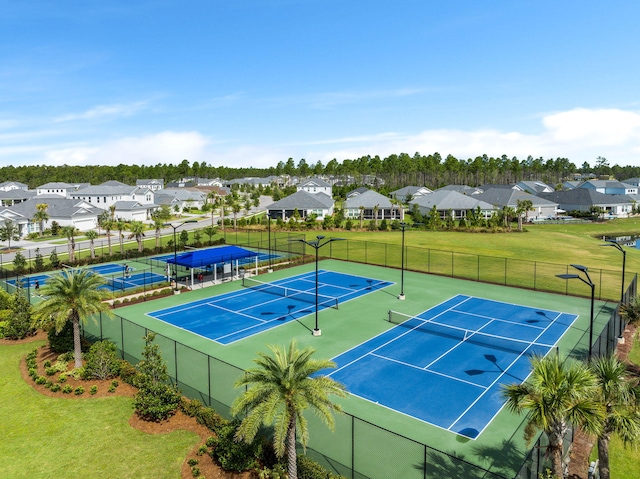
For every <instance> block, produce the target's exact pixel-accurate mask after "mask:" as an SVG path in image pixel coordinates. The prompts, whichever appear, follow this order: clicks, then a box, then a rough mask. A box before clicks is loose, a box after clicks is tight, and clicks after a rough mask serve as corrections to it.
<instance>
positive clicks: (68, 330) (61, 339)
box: [48, 321, 73, 353]
mask: <svg viewBox="0 0 640 479" xmlns="http://www.w3.org/2000/svg"><path fill="white" fill-rule="evenodd" d="M48 338H49V347H50V348H51V350H52V351H54V352H56V353H66V352H67V351H73V324H72V323H71V321H69V322H67V323H66V324H65V325H64V327H63V328H62V330H60V332H59V333H58V332H56V330H55V328H54V327H51V328H50V329H49V331H48Z"/></svg>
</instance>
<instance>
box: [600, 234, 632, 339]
mask: <svg viewBox="0 0 640 479" xmlns="http://www.w3.org/2000/svg"><path fill="white" fill-rule="evenodd" d="M600 246H613V247H614V248H616V249H617V250H618V251H620V252H621V253H622V287H621V288H620V289H621V291H620V307H622V303H623V302H624V274H625V267H626V264H627V252H626V251H625V250H624V248H623V247H622V245H621V244H620V243H618V242H617V241H615V240H607V242H606V243H605V244H603V245H600ZM623 330H624V319H623V318H622V315H620V336H618V340H621V339H622V332H623Z"/></svg>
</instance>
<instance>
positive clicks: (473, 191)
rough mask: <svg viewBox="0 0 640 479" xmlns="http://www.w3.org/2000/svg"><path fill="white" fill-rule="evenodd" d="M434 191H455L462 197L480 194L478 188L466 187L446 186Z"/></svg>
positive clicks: (480, 191)
mask: <svg viewBox="0 0 640 479" xmlns="http://www.w3.org/2000/svg"><path fill="white" fill-rule="evenodd" d="M436 191H457V192H458V193H462V194H463V195H477V194H478V193H482V190H481V189H480V188H477V187H475V186H468V185H446V186H443V187H442V188H438V189H437V190H436Z"/></svg>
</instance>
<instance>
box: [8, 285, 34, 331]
mask: <svg viewBox="0 0 640 479" xmlns="http://www.w3.org/2000/svg"><path fill="white" fill-rule="evenodd" d="M9 309H10V310H11V316H9V318H7V319H8V320H7V324H6V326H5V327H4V335H5V337H7V338H9V339H24V338H26V337H27V336H33V334H34V333H35V328H34V327H33V322H32V321H31V304H30V303H29V299H28V298H27V296H26V294H25V292H24V290H23V289H22V288H18V289H17V290H16V292H15V293H14V294H13V295H12V297H11V304H10V307H9Z"/></svg>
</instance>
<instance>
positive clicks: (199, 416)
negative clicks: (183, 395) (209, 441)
mask: <svg viewBox="0 0 640 479" xmlns="http://www.w3.org/2000/svg"><path fill="white" fill-rule="evenodd" d="M180 407H181V409H182V412H184V413H185V414H186V415H187V416H190V417H195V418H196V420H197V421H198V424H202V425H203V426H205V427H207V428H208V429H210V430H212V431H215V432H217V431H218V430H219V429H220V428H221V427H222V426H224V425H226V424H227V423H228V421H227V420H226V419H225V418H223V417H222V416H221V415H220V414H218V413H217V412H216V411H215V410H214V409H212V408H210V407H207V406H205V405H203V404H202V403H201V402H200V401H198V400H197V399H193V400H189V399H183V400H182V404H181V405H180Z"/></svg>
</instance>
